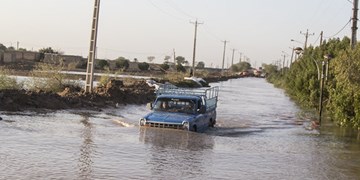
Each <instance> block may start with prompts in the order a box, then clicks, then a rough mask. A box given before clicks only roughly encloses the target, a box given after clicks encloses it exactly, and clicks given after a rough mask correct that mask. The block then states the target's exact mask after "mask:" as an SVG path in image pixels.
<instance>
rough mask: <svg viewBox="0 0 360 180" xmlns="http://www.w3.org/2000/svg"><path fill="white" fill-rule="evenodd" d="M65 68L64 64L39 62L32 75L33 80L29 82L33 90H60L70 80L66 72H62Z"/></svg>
mask: <svg viewBox="0 0 360 180" xmlns="http://www.w3.org/2000/svg"><path fill="white" fill-rule="evenodd" d="M63 70H65V68H64V67H63V65H50V64H44V63H39V64H38V65H37V66H36V67H35V68H34V70H33V71H32V72H30V75H31V76H32V80H31V82H29V83H28V84H27V86H28V88H29V89H31V90H43V91H47V92H59V91H62V90H63V88H64V87H65V84H66V83H68V82H69V80H66V76H67V75H66V74H64V73H61V71H63Z"/></svg>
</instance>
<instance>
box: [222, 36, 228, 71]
mask: <svg viewBox="0 0 360 180" xmlns="http://www.w3.org/2000/svg"><path fill="white" fill-rule="evenodd" d="M222 42H224V52H223V61H222V66H221V75H224V63H225V52H226V43H228V42H229V41H226V40H225V41H222Z"/></svg>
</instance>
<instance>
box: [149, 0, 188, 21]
mask: <svg viewBox="0 0 360 180" xmlns="http://www.w3.org/2000/svg"><path fill="white" fill-rule="evenodd" d="M148 2H149V3H150V4H151V5H152V6H153V7H155V8H156V9H158V10H159V11H161V12H162V13H164V14H166V15H168V16H172V17H173V18H176V19H178V20H181V21H184V20H185V19H183V18H180V17H177V16H175V15H173V14H170V13H168V12H166V11H165V10H163V9H161V8H160V7H159V6H158V5H156V4H155V3H154V2H153V1H152V0H148Z"/></svg>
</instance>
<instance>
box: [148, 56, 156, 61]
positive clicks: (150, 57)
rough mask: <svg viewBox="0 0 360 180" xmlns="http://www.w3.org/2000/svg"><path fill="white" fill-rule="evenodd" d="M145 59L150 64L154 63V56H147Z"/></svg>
mask: <svg viewBox="0 0 360 180" xmlns="http://www.w3.org/2000/svg"><path fill="white" fill-rule="evenodd" d="M147 59H148V61H149V63H151V62H153V61H154V59H155V56H148V57H147Z"/></svg>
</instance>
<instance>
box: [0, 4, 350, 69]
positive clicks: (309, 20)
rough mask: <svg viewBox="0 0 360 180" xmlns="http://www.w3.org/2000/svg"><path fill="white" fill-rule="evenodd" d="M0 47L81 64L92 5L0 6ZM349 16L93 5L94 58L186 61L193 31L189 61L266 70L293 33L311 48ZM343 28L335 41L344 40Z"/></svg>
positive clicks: (272, 9) (301, 9)
mask: <svg viewBox="0 0 360 180" xmlns="http://www.w3.org/2000/svg"><path fill="white" fill-rule="evenodd" d="M0 4H1V10H0V23H1V25H0V43H2V44H4V45H6V46H11V45H12V46H14V47H16V42H17V41H18V42H19V43H20V47H22V48H26V49H28V50H31V49H33V50H38V49H40V48H43V47H53V48H54V49H56V50H60V51H63V52H65V53H66V54H73V55H82V56H84V57H87V54H88V49H89V40H90V27H91V18H92V12H93V6H94V0H1V3H0ZM351 16H352V3H351V2H350V0H302V1H298V0H101V7H100V21H99V32H98V58H107V59H115V58H117V57H119V56H124V57H126V58H128V59H130V60H133V59H134V58H137V59H139V61H147V58H146V57H148V56H155V57H156V59H155V62H163V59H164V57H165V56H166V55H170V56H172V52H173V49H175V51H176V55H177V56H184V57H185V58H186V60H188V61H190V62H191V61H192V51H193V38H194V25H193V24H191V23H190V21H194V20H195V19H196V18H197V19H198V21H199V22H203V23H204V24H202V25H199V26H198V38H197V51H196V61H204V62H205V64H206V66H213V67H216V66H217V67H221V64H222V54H223V45H224V44H223V42H222V41H224V40H227V41H230V42H229V43H228V44H227V51H226V60H225V67H226V66H228V65H229V64H231V56H232V50H231V49H233V48H234V49H236V52H235V58H234V59H235V62H238V61H239V57H240V52H241V53H243V54H244V55H245V56H247V57H248V58H250V60H251V63H252V65H255V63H256V65H257V66H260V65H261V63H272V62H273V61H275V60H278V59H280V58H281V56H282V54H283V53H282V51H286V52H287V53H288V54H291V49H290V47H293V46H303V44H300V43H296V42H291V41H290V39H295V40H298V41H300V42H304V41H305V36H304V35H302V34H300V31H303V32H306V29H309V32H310V33H315V35H314V36H310V37H309V41H308V43H309V44H315V45H318V43H319V40H318V37H319V34H320V31H322V30H323V31H324V36H325V38H328V37H330V36H333V35H335V34H337V33H338V32H339V31H340V30H341V29H342V28H343V27H344V26H345V25H346V24H347V22H348V21H349V20H350V18H351ZM350 28H351V23H350V24H348V25H347V26H346V27H345V29H344V30H343V31H341V32H340V33H338V34H337V35H336V36H335V37H340V38H343V37H344V36H350V33H351V31H350Z"/></svg>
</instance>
